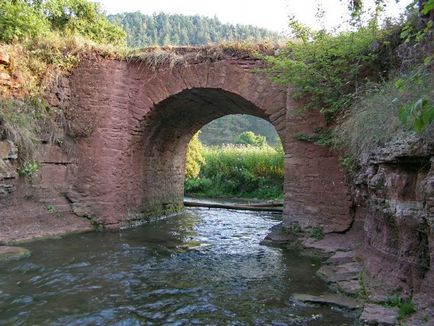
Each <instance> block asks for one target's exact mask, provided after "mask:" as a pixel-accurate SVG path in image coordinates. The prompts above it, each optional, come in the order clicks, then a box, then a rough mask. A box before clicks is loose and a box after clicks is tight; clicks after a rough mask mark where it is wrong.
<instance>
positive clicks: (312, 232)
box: [309, 227, 324, 240]
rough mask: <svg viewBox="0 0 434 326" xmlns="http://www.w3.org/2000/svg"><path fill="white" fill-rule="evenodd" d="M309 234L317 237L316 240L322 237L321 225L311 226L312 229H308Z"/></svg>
mask: <svg viewBox="0 0 434 326" xmlns="http://www.w3.org/2000/svg"><path fill="white" fill-rule="evenodd" d="M309 235H310V236H311V237H312V238H315V239H317V240H321V239H323V238H324V231H323V229H322V228H321V227H314V228H312V229H311V230H310V233H309Z"/></svg>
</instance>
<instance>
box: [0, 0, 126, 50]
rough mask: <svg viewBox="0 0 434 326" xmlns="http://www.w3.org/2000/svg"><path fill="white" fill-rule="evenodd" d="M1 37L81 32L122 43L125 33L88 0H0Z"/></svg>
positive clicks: (104, 41) (19, 38)
mask: <svg viewBox="0 0 434 326" xmlns="http://www.w3.org/2000/svg"><path fill="white" fill-rule="evenodd" d="M0 30H2V31H4V32H2V33H1V34H0V41H3V42H8V43H10V42H15V41H22V40H27V39H30V38H34V37H36V36H38V37H48V34H49V33H59V34H61V35H64V36H68V35H81V36H83V37H84V38H86V39H89V40H92V41H94V42H96V43H100V44H107V43H110V44H114V45H122V44H124V41H125V38H126V34H125V32H124V31H123V30H122V28H120V27H119V26H117V25H116V24H113V23H110V22H109V21H108V20H107V18H106V17H105V15H104V14H103V13H102V11H101V8H100V7H99V5H98V4H97V3H94V2H91V1H88V0H39V1H32V0H3V1H2V2H1V3H0Z"/></svg>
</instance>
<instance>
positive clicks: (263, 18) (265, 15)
mask: <svg viewBox="0 0 434 326" xmlns="http://www.w3.org/2000/svg"><path fill="white" fill-rule="evenodd" d="M96 1H97V2H99V3H100V4H101V5H102V7H103V9H104V10H105V11H106V12H107V13H108V14H116V13H121V12H132V11H141V12H142V13H144V14H153V13H159V12H165V13H171V14H173V13H178V14H184V15H196V14H198V15H202V16H208V17H214V16H217V17H218V18H219V19H220V21H222V22H224V23H231V24H237V23H238V24H250V25H255V26H259V27H264V28H267V29H270V30H273V31H276V32H287V31H288V17H289V16H295V17H296V19H297V20H299V21H300V22H302V23H303V24H305V25H308V26H311V27H312V28H315V29H319V28H321V27H322V26H321V24H320V23H319V22H318V19H317V18H316V17H315V12H316V11H317V8H318V4H319V5H320V6H321V7H322V8H323V9H324V11H325V12H326V15H325V19H324V20H325V26H324V27H326V28H328V29H332V28H333V27H335V26H337V25H338V24H339V22H342V20H343V19H342V17H343V16H344V15H345V14H346V12H347V11H346V10H347V9H346V4H345V2H342V1H340V0H301V1H300V0H218V1H215V0H212V1H210V0H96ZM364 2H365V3H367V4H368V6H369V4H372V3H373V2H374V0H364ZM409 2H411V0H401V1H400V2H399V4H396V2H395V1H394V0H389V1H388V2H387V6H386V10H387V12H388V13H390V14H391V15H394V16H396V15H398V13H399V12H402V11H403V9H402V8H404V7H405V6H406V5H407V4H408V3H409Z"/></svg>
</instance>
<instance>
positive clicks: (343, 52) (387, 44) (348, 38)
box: [267, 20, 396, 121]
mask: <svg viewBox="0 0 434 326" xmlns="http://www.w3.org/2000/svg"><path fill="white" fill-rule="evenodd" d="M291 27H292V29H293V31H294V33H295V36H296V37H297V39H296V40H294V41H290V42H288V45H287V46H286V48H285V49H283V50H282V51H281V53H280V54H279V55H278V56H277V57H268V58H267V61H268V62H269V63H270V64H271V66H270V68H269V69H268V72H269V73H270V74H271V75H272V77H273V80H274V81H275V82H277V83H279V84H284V85H291V86H293V96H294V98H295V99H301V100H303V103H305V108H307V109H311V108H314V109H320V110H321V112H322V113H323V114H324V115H325V117H326V119H327V120H328V121H331V120H332V118H333V117H334V116H335V113H337V112H338V111H341V110H343V109H345V108H347V107H348V106H349V104H350V103H351V102H352V99H353V97H354V94H355V93H357V92H359V91H360V89H363V88H362V87H361V86H363V85H364V84H366V82H367V81H369V80H374V81H377V80H379V79H380V78H381V77H382V76H385V74H387V71H388V70H389V69H390V68H391V67H392V66H393V64H394V57H393V55H391V53H392V51H390V48H392V47H394V46H396V44H395V43H394V42H393V37H390V36H389V35H391V34H393V32H394V31H393V30H392V31H390V32H389V31H380V30H379V29H378V27H377V23H376V21H375V20H372V21H371V22H370V24H369V25H368V26H366V27H361V28H359V29H358V30H356V31H353V32H342V33H340V34H338V35H333V34H331V33H328V32H326V31H319V32H315V31H312V30H310V29H308V28H306V27H304V26H302V25H301V24H299V23H298V22H296V21H293V22H292V23H291Z"/></svg>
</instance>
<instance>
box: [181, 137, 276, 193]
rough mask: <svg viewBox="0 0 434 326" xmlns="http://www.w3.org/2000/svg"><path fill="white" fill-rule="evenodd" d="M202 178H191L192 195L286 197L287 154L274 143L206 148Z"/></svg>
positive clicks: (188, 190) (188, 185)
mask: <svg viewBox="0 0 434 326" xmlns="http://www.w3.org/2000/svg"><path fill="white" fill-rule="evenodd" d="M202 155H203V157H204V159H205V164H204V165H203V166H202V167H201V171H200V174H199V177H198V178H196V179H187V180H186V182H185V191H186V194H188V195H195V196H206V197H242V198H258V199H281V198H283V177H284V168H283V153H282V152H281V151H280V150H276V149H274V148H272V147H270V146H262V147H257V146H245V145H243V146H240V145H226V146H223V147H204V148H203V152H202Z"/></svg>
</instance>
